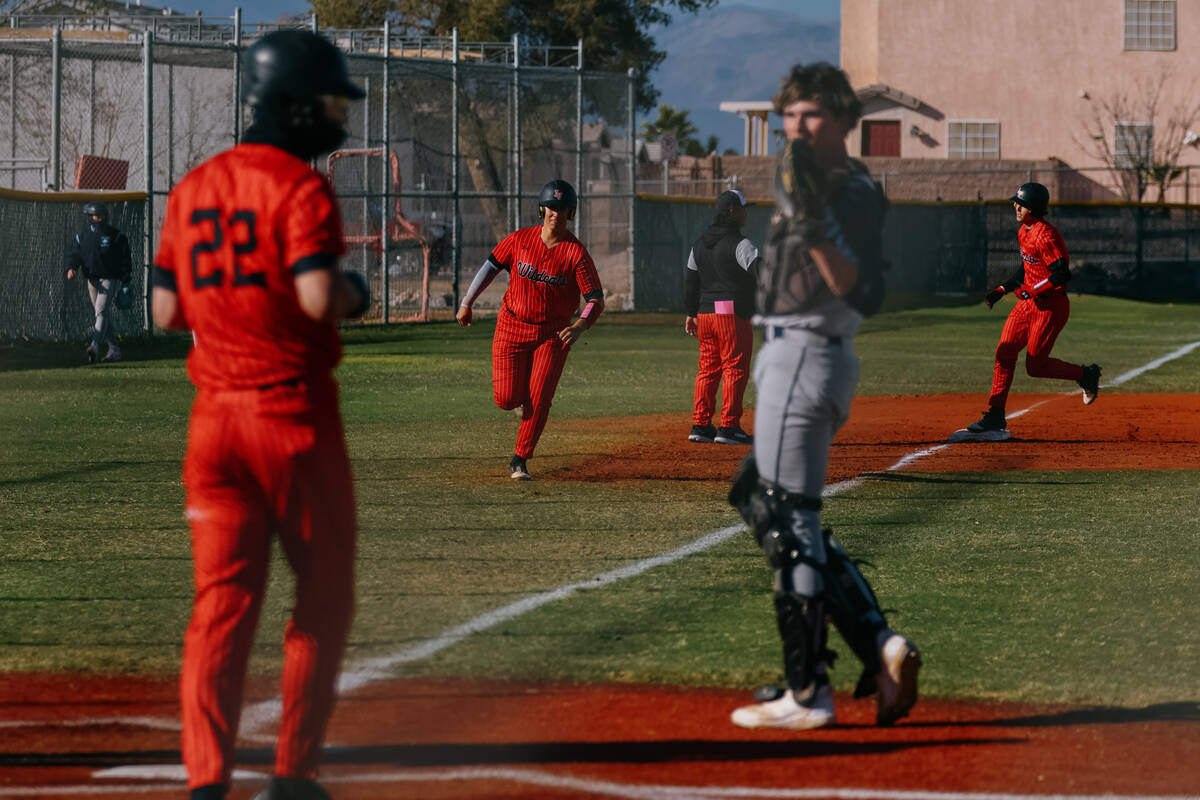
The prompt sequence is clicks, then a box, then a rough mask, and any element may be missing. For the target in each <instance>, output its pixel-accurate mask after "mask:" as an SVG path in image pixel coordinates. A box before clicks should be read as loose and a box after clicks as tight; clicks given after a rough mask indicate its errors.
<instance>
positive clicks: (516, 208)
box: [509, 33, 521, 230]
mask: <svg viewBox="0 0 1200 800" xmlns="http://www.w3.org/2000/svg"><path fill="white" fill-rule="evenodd" d="M512 48H513V84H512V85H513V109H512V110H513V127H512V131H513V139H512V152H513V156H512V168H513V184H512V186H511V187H510V189H509V192H510V194H511V195H512V197H513V217H512V220H513V230H516V229H518V228H520V227H521V36H520V34H517V33H514V34H513V37H512Z"/></svg>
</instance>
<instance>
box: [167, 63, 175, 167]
mask: <svg viewBox="0 0 1200 800" xmlns="http://www.w3.org/2000/svg"><path fill="white" fill-rule="evenodd" d="M174 185H175V65H174V64H167V186H174Z"/></svg>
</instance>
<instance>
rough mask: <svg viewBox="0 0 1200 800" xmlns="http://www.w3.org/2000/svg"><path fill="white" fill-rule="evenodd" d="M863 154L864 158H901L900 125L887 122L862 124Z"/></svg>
mask: <svg viewBox="0 0 1200 800" xmlns="http://www.w3.org/2000/svg"><path fill="white" fill-rule="evenodd" d="M862 154H863V155H864V156H893V157H896V158H899V157H900V123H899V122H897V121H890V122H889V121H885V120H864V121H863V124H862Z"/></svg>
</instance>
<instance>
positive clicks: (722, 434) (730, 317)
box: [683, 189, 759, 444]
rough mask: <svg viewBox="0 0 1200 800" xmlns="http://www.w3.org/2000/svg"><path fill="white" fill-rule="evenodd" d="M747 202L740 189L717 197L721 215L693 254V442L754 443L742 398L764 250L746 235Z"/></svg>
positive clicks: (688, 300) (689, 322)
mask: <svg viewBox="0 0 1200 800" xmlns="http://www.w3.org/2000/svg"><path fill="white" fill-rule="evenodd" d="M748 205H749V203H747V202H746V198H745V197H743V196H742V193H741V192H739V191H738V190H736V189H732V190H730V191H727V192H722V193H721V194H720V196H718V197H717V214H716V216H715V217H713V221H712V223H711V224H710V225H709V226H708V229H707V230H705V231H704V233H703V234H701V236H700V238H699V239H697V240H696V243H695V244H694V245H692V252H691V254H690V255H689V256H688V264H687V287H686V290H685V296H684V308H685V310H686V311H687V318H686V319H685V320H684V323H683V328H684V330H685V331H686V332H687V333H688V334H689V335H691V336H695V337H696V338H698V339H699V340H700V367H699V371H698V372H697V374H696V392H695V404H694V407H693V411H692V431H691V433H690V434H688V441H692V442H702V443H710V442H714V441H715V442H718V443H720V444H751V443H752V442H753V440H752V438H751V437H750V436H749V435H748V434H747V433H746V432H745V431H743V430H742V396H743V395H744V394H745V392H746V384H747V383H748V382H749V380H750V354H751V350H753V348H754V329H753V328H752V327H751V325H750V318H751V317H752V316H753V315H754V292H755V273H756V271H757V269H758V262H759V255H758V247H757V246H755V244H754V242H752V241H750V240H749V239H747V238H746V237H744V236H742V226H743V225H745V224H746V206H748ZM722 380H723V381H724V384H725V388H724V390H723V393H722V398H721V425H720V427H717V428H714V427H713V424H712V418H713V414H714V413H715V411H716V402H717V387H718V386H720V385H721V383H722Z"/></svg>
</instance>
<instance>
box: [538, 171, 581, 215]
mask: <svg viewBox="0 0 1200 800" xmlns="http://www.w3.org/2000/svg"><path fill="white" fill-rule="evenodd" d="M578 205H579V197H578V196H577V195H576V194H575V187H574V186H572V185H571V184H569V183H567V182H566V181H564V180H563V179H562V178H555V179H554V180H552V181H550V182H549V183H547V184H546V185H545V186H543V187H542V191H541V192H540V193H539V194H538V214H539V215H540V214H541V211H542V209H543V208H565V209H566V210H567V219H575V207H576V206H578Z"/></svg>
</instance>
